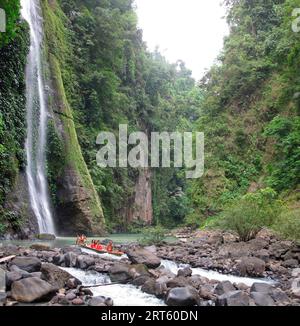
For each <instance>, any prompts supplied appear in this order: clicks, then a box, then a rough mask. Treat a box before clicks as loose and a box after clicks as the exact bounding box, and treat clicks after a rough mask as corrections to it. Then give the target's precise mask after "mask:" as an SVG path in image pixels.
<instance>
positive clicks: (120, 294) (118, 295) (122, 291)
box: [63, 268, 164, 307]
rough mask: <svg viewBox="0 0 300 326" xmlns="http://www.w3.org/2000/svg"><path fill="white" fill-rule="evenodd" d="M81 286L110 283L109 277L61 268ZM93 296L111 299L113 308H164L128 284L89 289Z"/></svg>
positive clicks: (156, 299)
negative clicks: (79, 282) (78, 281)
mask: <svg viewBox="0 0 300 326" xmlns="http://www.w3.org/2000/svg"><path fill="white" fill-rule="evenodd" d="M63 269H64V270H66V271H67V272H69V273H70V274H71V275H73V276H74V277H76V278H78V279H79V280H80V281H81V282H82V284H83V285H86V286H90V285H96V284H109V283H111V281H110V278H109V276H107V275H106V274H101V273H97V272H84V271H81V270H78V269H75V268H63ZM91 290H92V292H93V294H94V296H103V297H106V298H112V300H113V302H114V306H148V307H149V306H164V302H163V301H162V300H160V299H158V298H156V297H155V296H153V295H150V294H147V293H144V292H142V291H141V290H140V288H138V287H136V286H133V285H129V284H112V285H105V286H100V287H96V288H91Z"/></svg>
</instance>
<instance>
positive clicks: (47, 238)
mask: <svg viewBox="0 0 300 326" xmlns="http://www.w3.org/2000/svg"><path fill="white" fill-rule="evenodd" d="M36 238H37V239H39V240H44V241H53V240H55V239H56V237H55V235H54V234H48V233H41V234H38V235H37V236H36Z"/></svg>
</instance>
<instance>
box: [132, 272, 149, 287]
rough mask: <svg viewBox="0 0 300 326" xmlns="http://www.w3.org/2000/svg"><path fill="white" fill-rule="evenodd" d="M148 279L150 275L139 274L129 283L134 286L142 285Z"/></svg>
mask: <svg viewBox="0 0 300 326" xmlns="http://www.w3.org/2000/svg"><path fill="white" fill-rule="evenodd" d="M149 279H150V277H149V276H147V275H144V276H139V277H137V278H135V279H134V280H133V281H132V282H131V284H132V285H135V286H142V285H144V284H145V283H146V282H147V281H148V280H149Z"/></svg>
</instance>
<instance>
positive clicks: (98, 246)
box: [96, 240, 103, 251]
mask: <svg viewBox="0 0 300 326" xmlns="http://www.w3.org/2000/svg"><path fill="white" fill-rule="evenodd" d="M96 249H97V250H99V251H100V250H103V247H102V245H101V244H100V241H99V240H98V241H97V246H96Z"/></svg>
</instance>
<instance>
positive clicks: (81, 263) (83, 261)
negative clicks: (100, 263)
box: [76, 255, 95, 270]
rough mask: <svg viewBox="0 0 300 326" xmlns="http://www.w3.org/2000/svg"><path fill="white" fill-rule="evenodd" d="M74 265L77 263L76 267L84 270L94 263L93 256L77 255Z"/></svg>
mask: <svg viewBox="0 0 300 326" xmlns="http://www.w3.org/2000/svg"><path fill="white" fill-rule="evenodd" d="M76 265H77V267H78V268H80V269H83V270H85V269H88V268H89V267H90V266H94V265H95V259H94V258H93V257H90V256H86V255H79V256H78V257H77V263H76Z"/></svg>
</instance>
